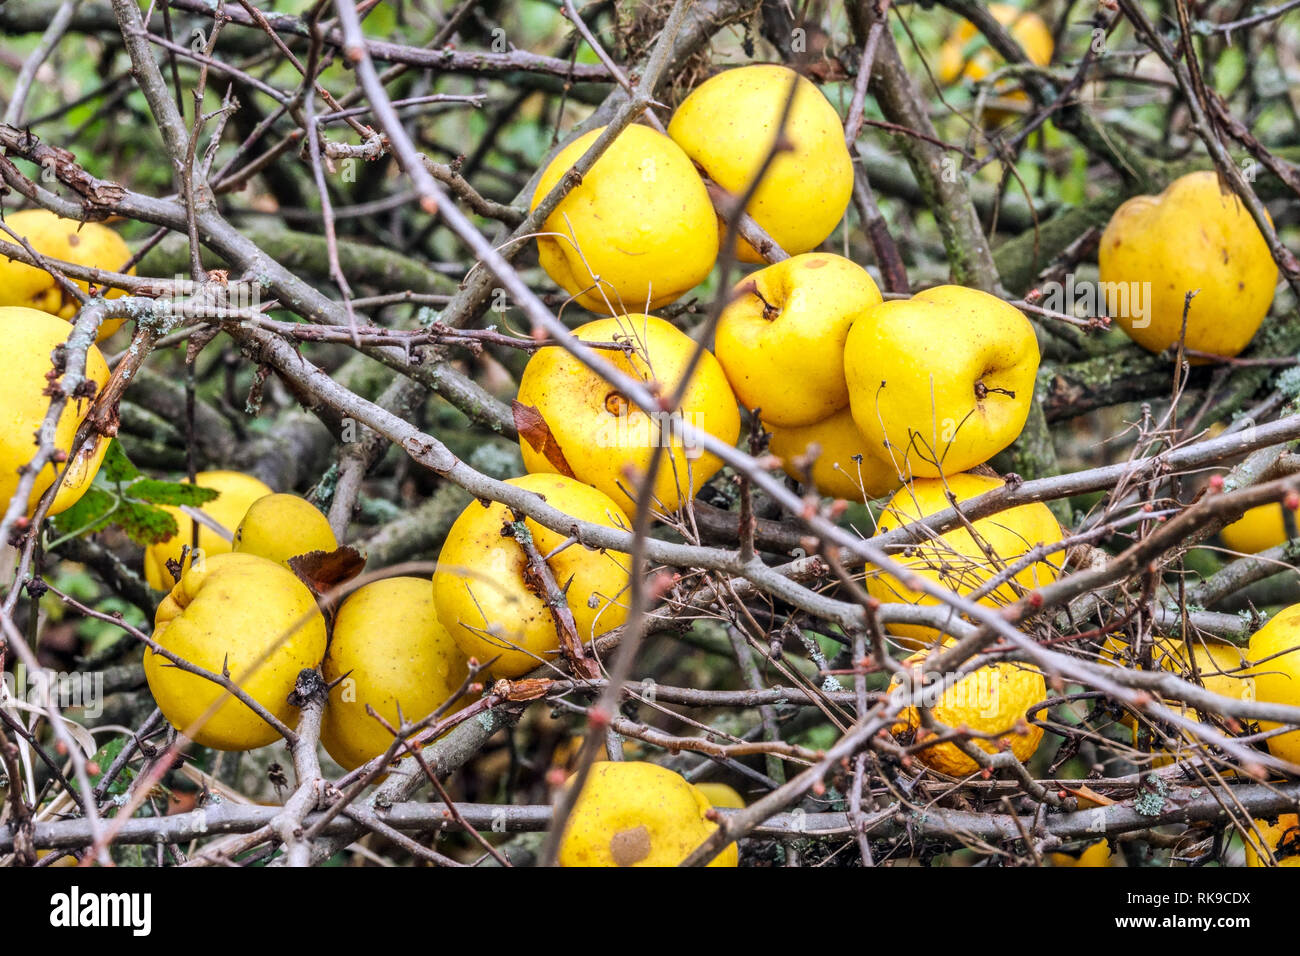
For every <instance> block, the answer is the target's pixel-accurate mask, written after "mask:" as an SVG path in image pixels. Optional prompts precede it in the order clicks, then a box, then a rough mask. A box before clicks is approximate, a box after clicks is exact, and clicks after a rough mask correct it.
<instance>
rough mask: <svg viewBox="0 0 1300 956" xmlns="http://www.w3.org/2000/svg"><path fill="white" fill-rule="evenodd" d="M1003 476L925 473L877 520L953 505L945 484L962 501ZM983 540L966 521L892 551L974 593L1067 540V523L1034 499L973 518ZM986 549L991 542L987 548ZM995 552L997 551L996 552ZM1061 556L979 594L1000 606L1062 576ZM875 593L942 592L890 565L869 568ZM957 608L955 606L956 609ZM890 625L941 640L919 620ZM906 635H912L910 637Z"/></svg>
mask: <svg viewBox="0 0 1300 956" xmlns="http://www.w3.org/2000/svg"><path fill="white" fill-rule="evenodd" d="M1002 484H1003V483H1002V482H1001V481H1000V480H998V479H997V478H986V477H984V476H982V475H968V474H962V475H950V476H949V477H948V478H946V479H942V478H918V479H916V480H915V481H913V482H911V483H910V484H908V485H904V486H903V487H902V488H900V489H899V490H898V492H897V493H896V494H895V495H894V497H893V498H891V499H890V501H889V504H888V505H886V506H885V510H884V511H883V512H881V514H880V517H879V519H878V521H877V529H878V531H879V532H881V533H883V532H886V531H892V530H893V529H895V528H898V527H900V526H902V525H904V524H907V523H909V522H912V521H917V520H919V519H921V518H924V517H926V516H928V515H932V514H936V513H938V512H940V511H944V510H945V509H947V508H949V507H951V504H950V503H949V501H948V498H947V495H946V492H948V491H951V492H952V493H953V494H954V495H955V496H956V498H957V502H958V504H959V505H960V503H961V502H963V501H966V500H968V499H971V498H975V497H977V496H979V495H982V494H984V493H985V492H988V491H992V490H993V489H995V488H1001V487H1002ZM972 526H973V528H974V530H975V533H976V534H977V535H979V538H980V540H979V541H976V540H975V538H974V537H972V535H971V532H970V530H968V529H967V528H966V527H965V526H959V527H957V528H954V529H952V530H951V531H947V532H945V533H944V534H942V535H940V536H939V537H938V538H934V537H933V536H930V535H926V538H925V541H924V542H923V543H920V544H909V545H908V553H907V554H905V555H904V554H902V553H896V554H894V555H892V557H893V558H894V560H895V561H897V562H898V563H899V564H901V565H902V566H903V567H905V568H907V569H908V570H909V571H911V572H913V573H914V574H917V575H920V576H921V577H923V578H926V579H927V580H930V581H933V582H935V583H936V584H939V585H942V586H943V587H945V588H947V589H948V590H950V591H953V592H955V593H957V594H961V595H969V594H971V593H972V592H973V591H976V590H978V589H980V588H981V587H982V586H983V585H984V583H985V582H986V581H989V580H990V579H991V578H994V577H996V576H998V575H1000V574H1001V573H1002V572H1003V571H1004V570H1005V569H1006V568H1007V567H1008V566H1009V565H1013V564H1016V563H1017V562H1019V561H1020V559H1021V558H1023V557H1024V556H1025V555H1026V554H1028V553H1029V552H1030V551H1032V550H1033V549H1034V548H1035V547H1037V546H1038V545H1043V544H1046V545H1051V544H1055V543H1056V542H1058V541H1060V540H1061V526H1060V525H1059V524H1057V523H1056V518H1055V517H1053V515H1052V512H1051V511H1050V510H1049V509H1048V507H1047V505H1045V504H1043V503H1042V502H1037V501H1036V502H1033V503H1031V504H1027V505H1018V506H1016V507H1014V508H1008V509H1007V510H1006V511H1001V512H999V513H997V514H994V515H989V516H988V517H986V518H980V519H979V520H978V521H975V522H973V523H972ZM986 549H987V550H986ZM989 552H991V553H992V554H993V555H995V556H996V559H994V558H991V557H990V556H989ZM1060 560H1061V556H1056V557H1050V558H1046V559H1044V560H1041V561H1034V562H1032V563H1030V564H1029V565H1028V566H1027V567H1024V568H1021V569H1020V570H1019V571H1017V572H1016V574H1015V575H1014V576H1012V577H1011V580H1009V581H1005V580H1004V581H1003V583H1001V584H999V585H998V586H997V587H996V588H993V589H992V590H991V591H990V592H989V593H987V594H985V595H983V596H982V597H980V598H979V603H980V604H983V605H986V606H988V607H998V606H1000V605H1005V604H1010V603H1012V602H1013V601H1016V600H1017V599H1018V598H1019V596H1020V594H1021V593H1023V592H1025V591H1033V590H1035V589H1037V588H1041V587H1043V586H1044V585H1047V584H1051V583H1052V582H1053V581H1055V580H1056V578H1057V576H1058V574H1059V572H1058V565H1059V562H1060ZM865 584H866V588H867V591H868V593H870V594H871V595H872V596H873V597H875V598H877V599H878V600H879V601H881V603H884V604H896V603H903V604H924V605H933V604H937V603H938V601H937V599H936V598H933V597H931V596H930V595H928V594H924V593H922V592H921V591H917V590H914V589H912V588H910V587H908V586H907V585H906V584H904V583H903V582H902V581H900V580H899V579H898V578H896V577H894V576H893V575H892V574H888V573H885V572H874V573H869V574H868V575H867V578H866V581H865ZM953 613H954V614H955V612H953ZM889 630H890V633H893V634H896V635H898V636H900V637H902V638H905V639H907V640H910V641H912V642H914V644H917V645H919V644H924V643H927V642H930V641H933V640H935V639H936V638H937V637H938V636H939V633H938V631H936V630H935V629H934V628H930V627H922V626H921V625H917V624H899V623H896V622H891V623H890V625H889ZM905 643H906V641H905Z"/></svg>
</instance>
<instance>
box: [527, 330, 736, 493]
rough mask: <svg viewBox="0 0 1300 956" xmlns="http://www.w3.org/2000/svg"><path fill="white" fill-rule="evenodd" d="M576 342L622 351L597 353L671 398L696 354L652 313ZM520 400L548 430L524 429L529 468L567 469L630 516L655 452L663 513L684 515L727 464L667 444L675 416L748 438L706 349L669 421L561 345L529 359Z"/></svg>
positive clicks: (728, 438)
mask: <svg viewBox="0 0 1300 956" xmlns="http://www.w3.org/2000/svg"><path fill="white" fill-rule="evenodd" d="M573 334H574V335H576V336H577V337H578V338H579V339H582V340H583V341H585V342H603V343H609V342H618V343H620V344H622V345H623V346H624V348H623V350H621V351H620V350H611V349H603V350H601V351H600V353H599V354H600V355H601V357H602V358H604V359H605V361H607V362H608V363H609V364H610V365H612V366H613V367H614V368H616V369H618V370H619V371H620V372H623V373H624V374H625V375H628V376H630V377H632V378H635V379H639V380H640V381H642V382H644V383H645V384H646V386H647V387H648V388H650V389H651V390H653V391H656V392H657V393H658V394H659V395H662V396H664V397H667V396H669V395H672V394H673V393H674V392H675V391H676V389H677V388H678V386H679V385H680V384H681V382H682V379H683V378H684V377H685V375H686V371H687V368H688V366H689V365H690V361H691V356H692V355H693V354H694V353H695V350H696V343H695V341H694V340H693V339H691V337H690V336H688V335H687V334H686V333H685V332H682V331H680V330H678V329H677V328H675V327H674V326H672V325H671V324H669V323H668V322H665V321H664V320H663V319H659V318H656V317H655V316H653V315H640V314H637V315H621V316H618V317H616V318H610V319H597V320H596V321H594V322H588V323H587V324H586V325H584V326H582V327H580V328H577V329H575V330H574V332H573ZM519 402H520V404H521V405H525V406H529V407H531V408H535V409H536V410H537V411H538V412H539V413H540V414H541V417H542V418H543V419H544V420H545V422H546V426H547V428H546V429H544V430H542V431H543V433H544V434H543V435H542V436H541V437H539V435H538V434H532V433H530V432H529V431H528V430H527V429H521V430H520V431H521V434H520V438H519V447H520V450H521V451H522V452H523V458H524V467H525V468H527V469H528V470H529V471H530V472H556V473H560V474H563V473H565V472H566V469H567V471H568V473H570V474H572V475H573V476H574V477H576V478H577V479H578V480H579V481H582V482H585V483H586V484H589V485H593V486H594V487H596V488H599V489H600V490H601V491H603V492H604V493H605V494H607V495H609V497H611V498H613V499H614V501H615V502H617V503H618V505H619V507H620V508H622V509H623V510H624V511H625V512H627V513H629V514H632V513H633V512H634V511H635V510H636V501H635V493H636V488H637V483H638V481H639V480H640V478H641V477H642V476H644V475H645V473H646V471H647V470H648V469H649V467H650V459H651V456H652V455H653V454H654V448H655V446H656V445H657V444H659V443H661V442H662V443H664V444H665V449H664V451H663V453H662V454H663V458H662V461H661V463H660V465H659V473H658V475H657V476H656V481H655V485H654V497H653V507H654V510H655V511H660V512H672V511H676V510H677V509H678V508H679V507H681V504H682V502H683V501H687V500H689V499H690V498H693V497H695V494H696V492H698V491H699V490H700V488H701V487H703V485H704V483H705V482H707V481H708V480H709V479H710V478H712V477H713V476H714V474H716V473H717V471H718V470H719V469H720V468H721V467H722V461H721V459H719V458H717V457H716V456H714V455H712V454H709V453H708V452H705V451H704V450H703V449H702V448H699V447H695V446H692V447H687V446H685V445H684V444H683V441H682V438H681V436H680V435H674V436H673V437H672V438H671V439H670V438H668V437H667V434H666V433H667V431H668V429H669V428H670V427H676V426H675V425H674V424H673V422H672V421H671V419H672V417H673V416H676V420H677V421H678V422H683V423H685V424H687V425H691V426H694V427H695V428H697V429H699V430H700V431H703V432H706V433H708V434H710V435H712V436H714V437H715V438H718V439H720V440H721V441H723V442H725V443H726V444H728V445H734V444H735V442H736V438H737V437H738V436H739V435H740V412H739V410H738V409H737V408H736V397H735V396H734V395H733V394H732V392H731V386H730V385H728V384H727V377H726V375H724V374H723V371H722V366H720V365H719V364H718V360H717V359H716V358H714V357H713V354H712V353H711V352H709V351H707V350H705V351H704V352H703V353H702V354H701V355H700V361H699V363H698V364H697V365H696V367H695V371H694V373H693V374H692V376H691V379H690V382H689V384H688V385H687V388H686V391H685V392H684V393H683V396H682V402H681V406H680V408H679V410H678V411H677V412H674V413H672V414H671V415H670V413H668V412H663V411H659V410H657V409H654V410H652V411H651V412H650V413H649V414H647V413H646V412H645V411H644V410H643V409H641V408H640V407H638V406H636V405H633V404H632V403H631V402H629V401H628V399H627V397H626V396H625V395H623V394H622V393H621V392H619V391H618V390H617V389H616V388H614V386H612V385H611V384H609V383H608V382H606V381H605V380H604V379H603V378H601V377H600V376H599V375H597V374H596V373H595V372H593V371H592V370H591V369H589V368H587V366H585V365H583V364H582V363H581V362H580V361H578V359H577V358H575V357H574V356H573V355H572V354H571V353H569V352H568V351H566V350H565V349H562V348H560V347H558V346H550V347H548V348H544V349H541V350H539V351H538V352H537V354H536V355H534V356H533V357H532V358H531V359H530V360H529V362H528V365H527V367H526V368H525V369H524V374H523V377H522V378H521V379H520V380H519ZM546 432H549V435H546V434H545V433H546ZM557 452H558V454H557Z"/></svg>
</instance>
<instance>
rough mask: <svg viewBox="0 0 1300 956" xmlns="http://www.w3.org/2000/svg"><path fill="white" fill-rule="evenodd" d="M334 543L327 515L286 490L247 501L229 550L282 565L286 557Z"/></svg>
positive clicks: (327, 548)
mask: <svg viewBox="0 0 1300 956" xmlns="http://www.w3.org/2000/svg"><path fill="white" fill-rule="evenodd" d="M220 500H221V499H220V498H218V499H217V501H220ZM338 546H339V543H338V540H337V539H336V538H335V537H334V532H333V531H332V530H330V523H329V519H327V518H326V517H325V516H324V515H323V514H321V513H320V511H319V509H317V507H316V506H315V505H313V504H312V503H311V502H310V501H308V500H307V499H306V498H300V497H298V496H297V495H287V494H273V495H264V496H263V497H261V498H258V499H257V500H256V501H254V502H253V503H252V504H251V505H249V506H248V511H246V512H245V513H244V518H243V520H242V521H240V522H239V527H238V528H236V529H235V538H234V540H233V541H232V542H231V550H232V551H240V552H243V553H245V554H256V555H257V556H258V557H262V558H267V559H268V560H271V561H274V562H276V563H277V564H283V565H284V566H285V567H286V568H287V567H288V566H289V559H290V558H296V557H298V556H299V555H302V554H308V553H310V552H312V551H335V550H337V549H338Z"/></svg>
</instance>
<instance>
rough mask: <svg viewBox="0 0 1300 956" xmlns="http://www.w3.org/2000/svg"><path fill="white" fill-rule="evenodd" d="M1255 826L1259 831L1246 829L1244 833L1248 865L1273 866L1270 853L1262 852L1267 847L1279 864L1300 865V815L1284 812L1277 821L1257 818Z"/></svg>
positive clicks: (1243, 838)
mask: <svg viewBox="0 0 1300 956" xmlns="http://www.w3.org/2000/svg"><path fill="white" fill-rule="evenodd" d="M1255 826H1256V827H1257V828H1258V830H1259V832H1258V833H1256V832H1254V831H1252V830H1245V831H1244V832H1243V834H1242V843H1244V844H1245V847H1246V865H1247V866H1272V865H1273V864H1272V863H1270V862H1269V856H1268V853H1264V852H1262V850H1263V848H1264V847H1267V848H1268V850H1269V852H1270V853H1272V854H1273V859H1275V860H1277V865H1278V866H1296V867H1300V817H1298V816H1297V815H1296V814H1294V813H1284V814H1282V815H1281V816H1279V817H1278V818H1277V823H1269V822H1268V821H1267V820H1256V821H1255Z"/></svg>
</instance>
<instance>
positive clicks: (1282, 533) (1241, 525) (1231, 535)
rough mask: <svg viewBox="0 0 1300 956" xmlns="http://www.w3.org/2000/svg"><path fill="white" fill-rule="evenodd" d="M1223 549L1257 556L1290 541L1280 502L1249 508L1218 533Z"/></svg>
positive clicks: (1284, 514)
mask: <svg viewBox="0 0 1300 956" xmlns="http://www.w3.org/2000/svg"><path fill="white" fill-rule="evenodd" d="M1219 537H1220V538H1222V539H1223V544H1224V547H1227V548H1230V549H1231V550H1233V551H1239V552H1241V553H1242V554H1259V552H1261V551H1267V550H1268V549H1269V548H1274V547H1277V546H1278V545H1279V544H1283V543H1285V542H1286V541H1288V540H1289V539H1290V535H1289V534H1288V533H1287V527H1286V513H1285V512H1284V511H1283V510H1282V505H1281V503H1280V502H1274V503H1273V504H1268V505H1260V506H1259V507H1258V508H1251V509H1250V510H1249V511H1247V512H1246V513H1245V514H1244V515H1242V516H1241V517H1240V518H1238V519H1237V520H1236V521H1234V522H1233V523H1232V524H1230V525H1228V526H1227V527H1226V528H1224V529H1223V530H1222V531H1220V532H1219Z"/></svg>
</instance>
